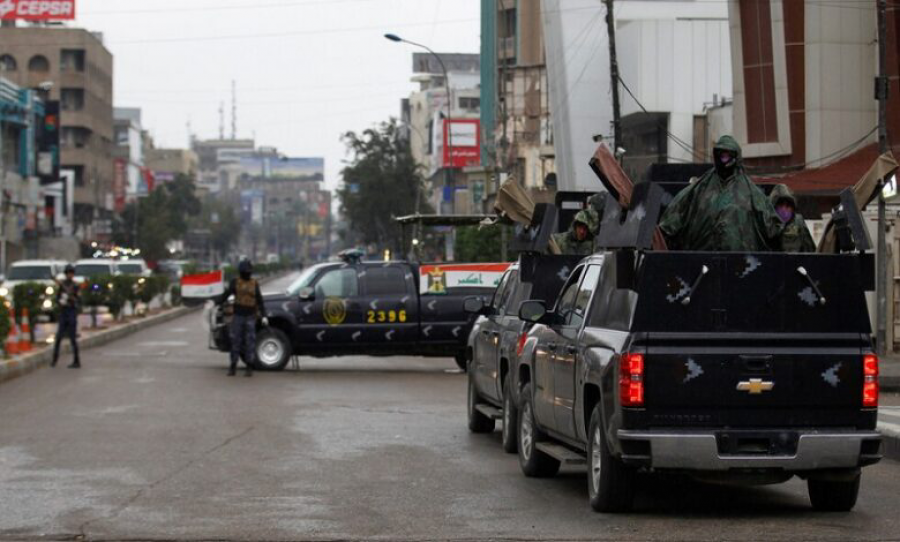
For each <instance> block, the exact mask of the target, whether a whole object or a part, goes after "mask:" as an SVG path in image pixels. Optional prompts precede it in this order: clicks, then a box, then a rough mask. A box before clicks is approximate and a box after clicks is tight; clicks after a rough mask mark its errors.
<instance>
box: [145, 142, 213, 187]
mask: <svg viewBox="0 0 900 542" xmlns="http://www.w3.org/2000/svg"><path fill="white" fill-rule="evenodd" d="M144 164H145V165H146V167H147V169H149V170H150V171H152V172H153V177H154V179H156V182H166V181H171V180H174V179H175V177H176V176H178V175H186V176H188V177H193V178H194V179H195V180H196V178H197V173H198V172H199V171H200V158H199V157H198V156H197V153H196V152H194V151H192V150H190V149H157V148H150V149H148V150H147V153H146V155H145V156H144Z"/></svg>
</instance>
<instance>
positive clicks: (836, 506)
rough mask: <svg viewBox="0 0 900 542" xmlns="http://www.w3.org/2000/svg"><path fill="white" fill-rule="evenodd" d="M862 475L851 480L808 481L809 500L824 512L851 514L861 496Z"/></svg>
mask: <svg viewBox="0 0 900 542" xmlns="http://www.w3.org/2000/svg"><path fill="white" fill-rule="evenodd" d="M859 481H860V473H859V472H857V473H856V476H855V477H853V479H851V480H817V479H815V478H810V479H809V480H807V481H806V487H807V490H808V491H809V500H810V502H811V503H812V506H813V508H815V509H816V510H821V511H823V512H849V511H850V510H852V509H853V507H854V506H856V498H857V497H858V496H859Z"/></svg>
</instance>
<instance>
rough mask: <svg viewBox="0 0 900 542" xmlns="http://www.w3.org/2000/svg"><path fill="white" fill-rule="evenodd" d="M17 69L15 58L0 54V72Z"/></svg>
mask: <svg viewBox="0 0 900 542" xmlns="http://www.w3.org/2000/svg"><path fill="white" fill-rule="evenodd" d="M17 69H19V65H18V64H17V63H16V59H15V58H13V57H12V56H10V55H2V56H0V72H14V71H16V70H17Z"/></svg>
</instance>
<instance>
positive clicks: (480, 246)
mask: <svg viewBox="0 0 900 542" xmlns="http://www.w3.org/2000/svg"><path fill="white" fill-rule="evenodd" d="M500 228H507V226H504V225H495V226H486V227H483V228H481V229H479V228H478V226H464V227H462V228H457V229H456V245H455V248H456V250H455V251H454V256H455V258H456V260H457V261H460V262H501V261H503V259H504V255H503V254H502V250H503V247H502V242H501V239H502V235H501V231H500ZM507 238H508V239H511V238H512V232H510V231H508V232H507Z"/></svg>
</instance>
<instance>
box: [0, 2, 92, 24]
mask: <svg viewBox="0 0 900 542" xmlns="http://www.w3.org/2000/svg"><path fill="white" fill-rule="evenodd" d="M74 18H75V0H0V19H3V20H11V19H25V20H29V21H49V20H68V19H74Z"/></svg>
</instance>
